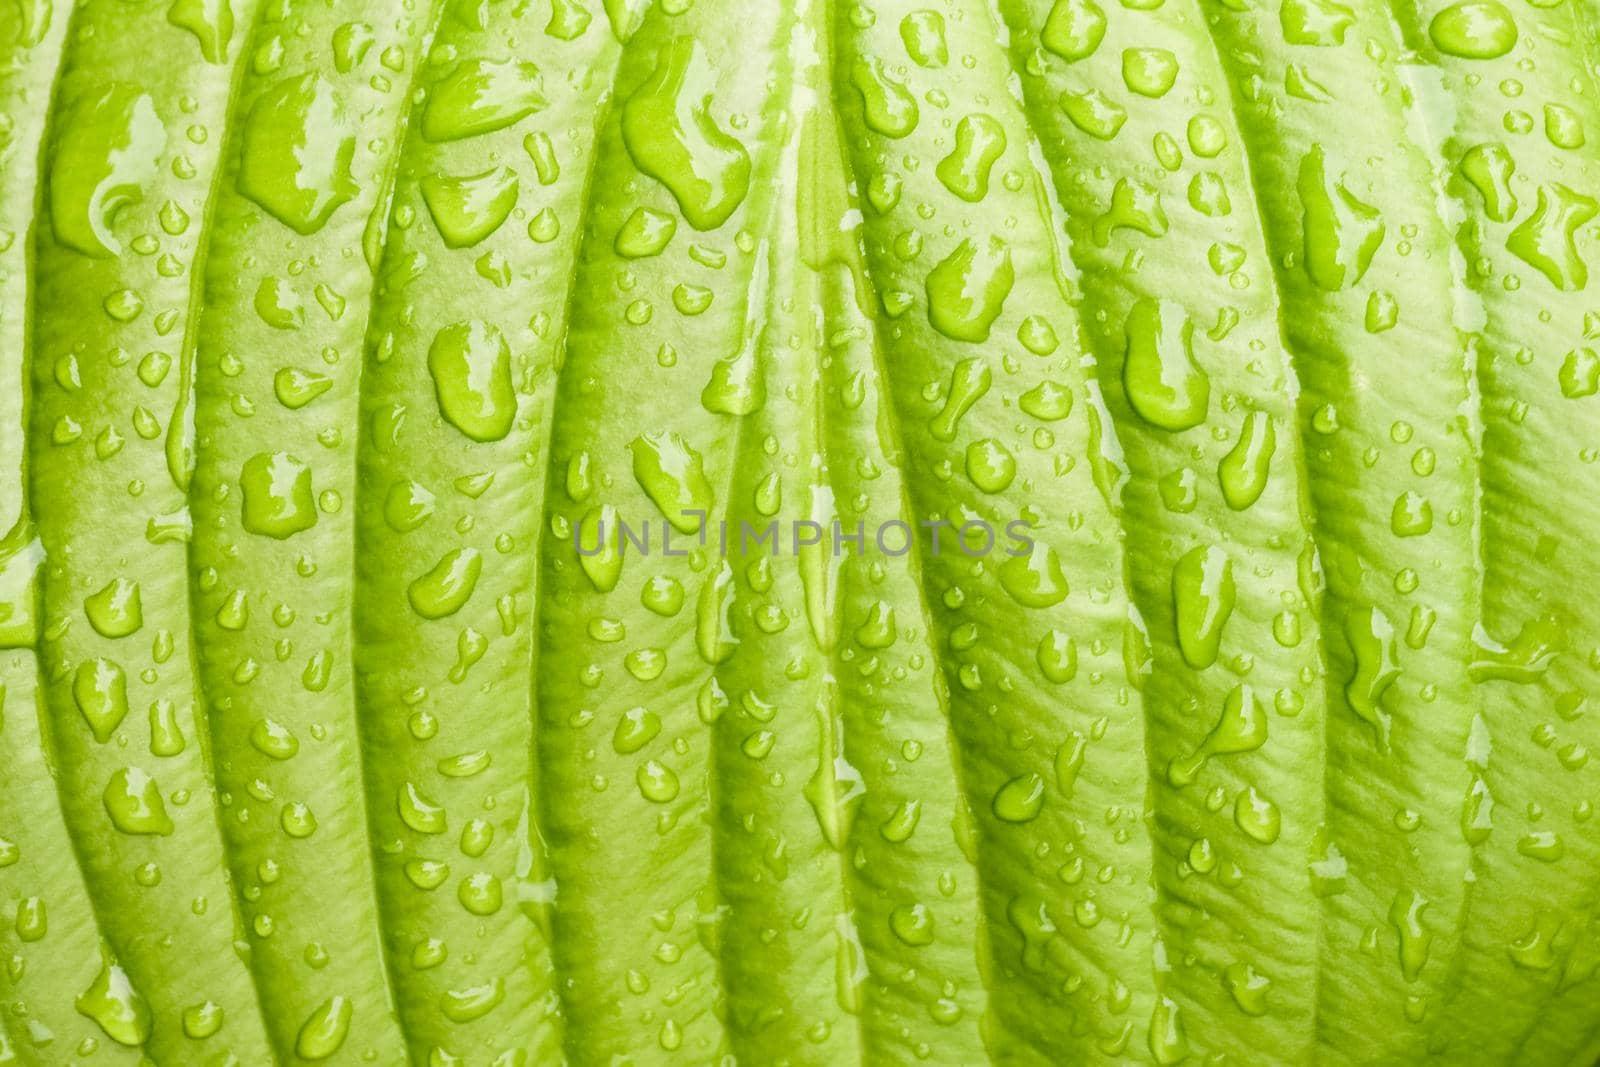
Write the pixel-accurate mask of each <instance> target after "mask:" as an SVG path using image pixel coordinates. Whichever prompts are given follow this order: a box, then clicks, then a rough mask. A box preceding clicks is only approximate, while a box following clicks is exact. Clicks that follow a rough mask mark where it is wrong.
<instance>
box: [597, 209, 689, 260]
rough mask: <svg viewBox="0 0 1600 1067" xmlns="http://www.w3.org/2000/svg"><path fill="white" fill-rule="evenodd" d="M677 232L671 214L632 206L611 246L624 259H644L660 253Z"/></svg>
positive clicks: (674, 220)
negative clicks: (630, 212) (631, 210)
mask: <svg viewBox="0 0 1600 1067" xmlns="http://www.w3.org/2000/svg"><path fill="white" fill-rule="evenodd" d="M677 232H678V220H677V219H675V218H673V217H672V216H671V215H668V214H666V213H665V212H662V211H656V210H655V209H654V208H648V207H640V208H634V210H633V214H631V215H629V216H628V218H627V221H626V222H624V223H623V224H622V227H621V229H619V230H617V238H616V240H615V241H614V242H613V243H612V247H613V248H614V249H615V250H616V253H617V255H619V256H622V257H624V258H626V259H644V258H646V257H649V256H655V255H660V254H661V252H662V250H663V249H665V248H666V247H667V245H668V244H669V243H670V242H671V241H672V237H673V235H674V234H675V233H677Z"/></svg>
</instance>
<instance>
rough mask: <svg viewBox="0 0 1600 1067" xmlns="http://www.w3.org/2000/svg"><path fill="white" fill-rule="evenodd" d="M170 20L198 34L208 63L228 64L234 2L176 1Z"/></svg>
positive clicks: (197, 38)
mask: <svg viewBox="0 0 1600 1067" xmlns="http://www.w3.org/2000/svg"><path fill="white" fill-rule="evenodd" d="M167 21H168V22H170V23H172V24H173V25H174V26H177V27H179V28H180V29H185V30H188V31H189V32H190V33H192V34H194V36H195V39H196V40H198V41H199V42H200V54H201V55H202V56H204V57H205V61H206V62H207V63H226V62H227V61H228V43H229V42H230V41H232V40H233V5H232V3H231V2H230V0H173V4H172V6H171V7H169V8H168V9H167Z"/></svg>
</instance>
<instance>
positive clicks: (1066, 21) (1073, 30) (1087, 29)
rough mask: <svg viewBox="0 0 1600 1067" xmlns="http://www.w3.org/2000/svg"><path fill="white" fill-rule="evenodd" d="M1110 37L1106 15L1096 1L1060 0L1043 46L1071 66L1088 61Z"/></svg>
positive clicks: (1049, 20)
mask: <svg viewBox="0 0 1600 1067" xmlns="http://www.w3.org/2000/svg"><path fill="white" fill-rule="evenodd" d="M1105 35H1106V15H1105V12H1104V11H1101V10H1100V6H1099V5H1098V4H1096V3H1095V2H1094V0H1056V2H1055V3H1054V4H1053V5H1051V7H1050V14H1048V15H1046V16H1045V20H1044V28H1043V29H1042V30H1040V31H1039V43H1040V44H1042V45H1044V46H1045V48H1047V49H1049V50H1050V51H1052V52H1054V53H1055V54H1056V55H1058V56H1060V57H1061V58H1062V59H1065V60H1066V61H1067V62H1069V63H1075V62H1077V61H1078V60H1080V59H1087V58H1089V57H1090V56H1091V55H1093V54H1094V50H1095V49H1096V48H1099V47H1100V42H1101V41H1102V40H1103V39H1104V38H1105Z"/></svg>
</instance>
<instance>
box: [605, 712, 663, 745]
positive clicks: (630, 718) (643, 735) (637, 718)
mask: <svg viewBox="0 0 1600 1067" xmlns="http://www.w3.org/2000/svg"><path fill="white" fill-rule="evenodd" d="M660 732H661V719H660V718H659V717H658V716H657V715H656V713H655V712H653V711H648V710H646V709H644V708H630V709H628V710H627V711H625V712H623V713H622V717H621V718H620V719H618V720H617V728H616V730H615V731H614V732H613V733H612V735H611V746H612V747H613V748H615V749H616V750H617V752H618V753H619V754H621V755H624V756H631V755H632V754H633V753H635V752H637V751H639V750H640V749H641V748H643V747H644V746H645V745H647V744H649V743H650V742H651V741H653V740H655V737H656V735H657V734H659V733H660Z"/></svg>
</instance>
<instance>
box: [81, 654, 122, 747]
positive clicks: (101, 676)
mask: <svg viewBox="0 0 1600 1067" xmlns="http://www.w3.org/2000/svg"><path fill="white" fill-rule="evenodd" d="M72 699H73V702H74V703H76V704H77V705H78V711H79V712H81V713H82V715H83V719H84V721H85V722H87V723H88V724H89V731H90V732H91V733H92V734H94V739H95V740H96V741H98V742H100V743H101V744H105V743H106V742H107V741H109V740H111V735H112V734H114V733H116V732H117V727H118V726H121V725H122V720H123V719H125V718H127V717H128V677H127V675H126V674H125V673H124V672H123V670H122V668H121V667H120V666H118V665H117V664H115V663H113V662H111V661H110V660H108V659H91V660H84V661H83V662H82V663H80V664H78V669H77V672H76V673H74V675H73V677H72Z"/></svg>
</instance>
